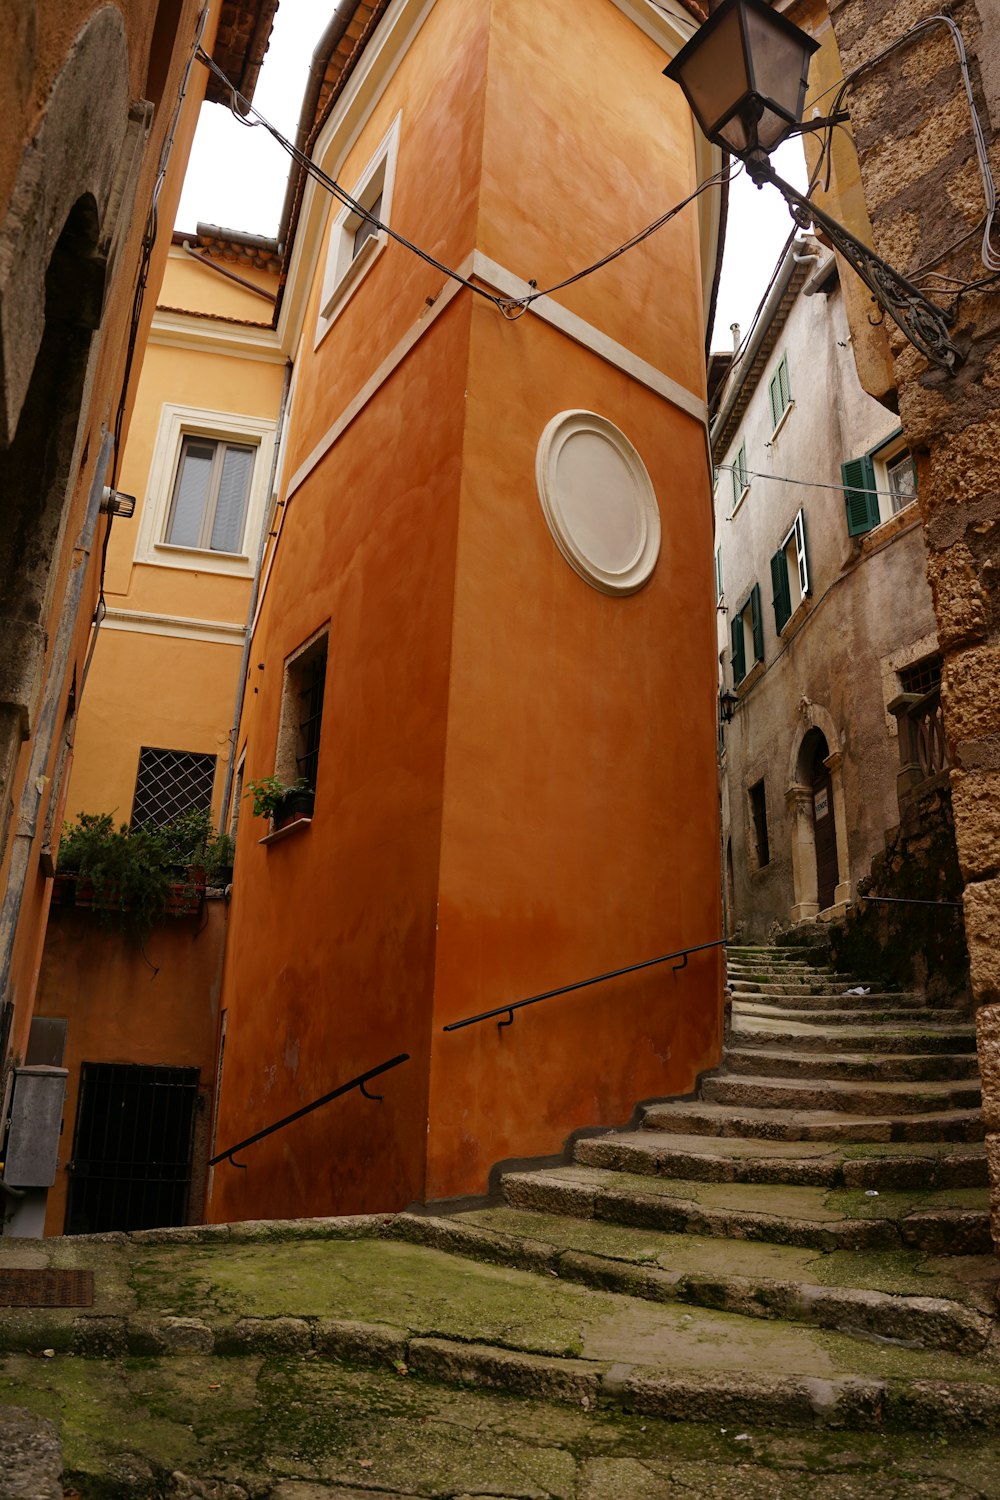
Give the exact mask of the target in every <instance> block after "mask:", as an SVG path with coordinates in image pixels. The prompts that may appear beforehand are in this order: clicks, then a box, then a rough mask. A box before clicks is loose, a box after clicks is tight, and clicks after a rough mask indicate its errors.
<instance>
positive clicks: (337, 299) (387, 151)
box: [316, 115, 400, 343]
mask: <svg viewBox="0 0 1000 1500" xmlns="http://www.w3.org/2000/svg"><path fill="white" fill-rule="evenodd" d="M399 121H400V116H399V115H397V116H396V118H395V120H394V121H393V123H392V125H391V126H390V128H389V130H388V132H387V133H386V135H385V137H384V139H383V140H382V141H381V142H380V143H379V146H378V148H377V150H376V152H375V154H374V156H373V157H372V159H371V161H370V162H369V163H368V165H367V166H366V167H365V170H364V171H363V172H362V174H361V176H360V177H359V179H358V181H357V182H356V183H355V184H354V187H353V188H352V189H351V193H350V196H351V198H352V199H353V200H354V202H355V203H356V204H357V205H358V208H357V209H354V208H351V207H350V205H348V204H345V205H344V207H343V208H342V209H341V211H340V213H339V214H338V215H337V217H336V218H335V219H334V221H333V223H332V225H331V226H330V243H329V246H328V248H327V257H326V273H325V275H324V278H323V293H322V297H321V299H320V308H319V322H318V324H317V328H316V342H317V343H318V342H319V340H320V339H321V338H322V337H323V335H324V334H325V333H326V331H327V329H328V328H329V327H330V324H331V323H332V322H333V321H334V319H335V318H336V317H337V315H338V313H339V312H340V311H341V309H342V308H343V307H344V305H345V304H346V303H347V301H348V299H349V298H350V297H351V296H352V294H353V293H354V291H355V290H356V289H357V287H358V285H359V283H360V282H361V280H362V279H363V278H364V276H365V275H366V273H367V272H368V271H369V270H370V268H371V267H372V265H374V263H375V261H376V260H377V259H378V257H379V255H381V253H382V251H383V250H384V249H385V247H386V245H387V244H388V243H389V236H388V234H387V233H386V231H385V229H384V228H379V227H378V225H379V224H382V225H385V224H388V223H389V215H390V213H391V211H392V187H393V179H394V177H395V173H396V152H397V148H398V145H399ZM359 210H361V211H360V212H359ZM373 220H376V221H377V223H373V222H372V221H373Z"/></svg>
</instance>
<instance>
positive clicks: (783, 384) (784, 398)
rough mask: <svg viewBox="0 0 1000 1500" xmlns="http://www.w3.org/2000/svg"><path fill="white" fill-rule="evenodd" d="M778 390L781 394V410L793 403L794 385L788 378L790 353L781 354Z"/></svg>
mask: <svg viewBox="0 0 1000 1500" xmlns="http://www.w3.org/2000/svg"><path fill="white" fill-rule="evenodd" d="M778 391H779V394H780V396H781V410H782V411H784V410H785V408H786V407H788V406H791V404H792V387H791V384H790V383H789V379H788V355H787V354H783V355H782V356H781V364H780V365H779V366H778Z"/></svg>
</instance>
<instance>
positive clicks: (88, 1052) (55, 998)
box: [36, 901, 227, 1234]
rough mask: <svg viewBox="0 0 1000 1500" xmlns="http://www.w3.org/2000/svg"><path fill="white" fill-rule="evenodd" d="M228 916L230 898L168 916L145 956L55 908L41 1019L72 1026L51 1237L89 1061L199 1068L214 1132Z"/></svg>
mask: <svg viewBox="0 0 1000 1500" xmlns="http://www.w3.org/2000/svg"><path fill="white" fill-rule="evenodd" d="M226 911H227V908H226V903H225V902H224V901H208V902H206V903H205V905H204V909H203V911H202V912H201V913H200V914H199V915H198V916H191V917H174V918H170V919H168V921H167V922H165V923H163V924H161V925H159V926H157V927H156V928H155V929H154V930H153V931H152V932H151V933H150V934H149V936H148V937H147V939H146V941H145V943H144V945H143V950H142V951H140V949H139V948H138V946H137V945H136V944H135V943H134V942H132V941H131V940H130V939H128V938H126V937H123V936H122V935H121V934H120V933H116V932H112V931H109V930H108V929H107V928H105V927H104V926H102V924H101V922H100V921H99V919H98V917H97V915H96V914H95V913H93V912H78V911H74V910H72V909H70V910H57V911H54V912H53V914H52V917H51V920H50V922H49V931H48V937H47V941H46V946H45V961H44V963H43V965H42V972H41V979H40V981H39V986H38V999H37V1004H36V1014H37V1015H40V1016H58V1017H62V1018H64V1019H65V1020H66V1021H67V1023H68V1025H67V1029H66V1053H65V1056H64V1059H63V1063H64V1066H65V1067H66V1068H67V1069H68V1070H69V1077H68V1079H67V1088H66V1103H65V1106H64V1108H63V1132H62V1137H61V1140H60V1143H59V1162H58V1167H57V1170H56V1181H55V1185H54V1187H53V1188H52V1189H51V1190H50V1192H49V1195H48V1201H47V1204H46V1216H45V1232H46V1234H61V1233H62V1230H63V1224H64V1222H65V1218H66V1193H67V1185H68V1175H67V1171H66V1165H67V1163H68V1162H69V1161H70V1160H71V1159H72V1153H73V1135H74V1129H75V1122H76V1112H77V1100H78V1097H79V1089H80V1065H81V1063H85V1062H92V1063H143V1064H149V1065H160V1066H166V1067H175V1068H198V1069H199V1070H200V1075H201V1076H200V1080H199V1092H200V1095H201V1107H200V1117H201V1121H202V1122H203V1124H202V1130H201V1135H202V1137H205V1136H207V1121H208V1110H209V1105H210V1102H211V1094H212V1090H213V1087H214V1082H215V1078H214V1068H215V1049H216V1037H217V1032H218V1025H219V989H220V982H221V971H222V953H223V946H224V937H225V927H226ZM196 1132H197V1126H196ZM204 1144H205V1142H204V1139H202V1141H201V1147H202V1150H201V1153H200V1155H201V1160H202V1161H204V1158H205V1155H206V1154H207V1153H205V1151H204ZM203 1188H204V1178H203V1175H202V1174H201V1173H200V1172H199V1173H197V1174H196V1180H195V1183H194V1184H193V1191H192V1195H191V1203H190V1205H189V1219H190V1221H191V1222H193V1223H197V1222H198V1221H199V1219H200V1216H201V1207H202V1204H201V1195H202V1191H203Z"/></svg>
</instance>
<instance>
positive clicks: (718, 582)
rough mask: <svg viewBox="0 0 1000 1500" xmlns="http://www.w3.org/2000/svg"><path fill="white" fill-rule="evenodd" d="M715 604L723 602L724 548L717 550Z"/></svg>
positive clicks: (717, 548)
mask: <svg viewBox="0 0 1000 1500" xmlns="http://www.w3.org/2000/svg"><path fill="white" fill-rule="evenodd" d="M715 602H716V604H720V603H721V602H722V548H721V547H716V549H715Z"/></svg>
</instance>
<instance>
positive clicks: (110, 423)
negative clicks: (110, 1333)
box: [0, 0, 275, 1183]
mask: <svg viewBox="0 0 1000 1500" xmlns="http://www.w3.org/2000/svg"><path fill="white" fill-rule="evenodd" d="M274 9H275V0H215V3H213V4H211V5H210V6H208V7H205V6H203V5H202V4H201V3H200V0H162V3H159V4H157V3H154V0H120V3H117V4H113V5H109V4H96V3H93V0H90V3H88V0H61V3H59V0H56V3H52V4H47V5H45V6H43V7H37V6H16V7H15V8H14V10H15V12H16V14H13V13H12V23H11V24H12V30H9V31H8V34H7V37H6V40H7V42H8V45H7V46H6V47H5V48H4V52H3V56H2V58H0V83H2V88H3V97H4V103H5V108H4V112H3V120H2V122H0V492H2V494H3V497H4V513H5V526H4V538H5V540H4V543H3V547H2V549H0V555H2V562H0V568H2V576H0V789H2V796H0V888H2V890H3V898H2V905H0V1106H2V1107H0V1118H2V1119H3V1120H5V1121H6V1120H7V1119H8V1117H9V1114H10V1108H11V1104H10V1101H11V1097H12V1096H11V1090H12V1085H13V1082H14V1077H15V1068H16V1067H17V1066H19V1065H20V1064H22V1063H24V1061H25V1059H26V1058H30V1057H31V1055H32V1054H31V1041H30V1038H31V1028H32V1020H33V1015H34V1010H35V997H36V988H37V983H38V975H39V967H40V964H41V957H42V946H43V942H44V937H45V927H46V920H47V915H48V907H49V901H50V895H51V889H52V872H53V864H54V854H55V850H56V846H57V844H58V837H59V830H60V827H61V824H62V819H63V813H64V808H65V799H66V789H67V783H68V775H69V770H70V766H71V763H72V759H73V747H74V741H75V736H76V731H77V706H78V702H79V699H80V695H81V691H82V688H83V684H84V682H85V680H86V677H87V665H88V660H89V656H90V648H91V642H92V625H91V622H92V620H93V618H94V615H95V608H96V606H97V604H98V599H99V594H100V590H101V584H102V559H103V555H104V550H105V545H106V543H107V542H108V532H109V527H110V525H111V521H110V519H109V518H110V516H111V515H113V514H114V513H115V510H116V508H117V507H118V506H119V505H120V504H122V502H121V501H119V499H118V496H117V494H116V493H114V492H117V491H122V490H123V489H124V486H123V482H122V470H121V455H122V447H123V443H124V440H125V436H126V434H127V432H128V427H129V420H130V416H131V411H132V404H133V402H134V399H135V377H136V375H137V373H138V369H139V365H140V363H141V355H142V349H143V346H144V343H145V339H146V334H147V332H148V328H149V322H150V318H151V316H152V311H153V303H154V301H155V290H156V287H157V285H158V283H159V280H160V276H161V273H162V269H163V264H164V260H165V257H166V254H167V251H168V248H169V242H170V234H169V225H170V222H171V219H172V216H173V213H174V211H175V208H176V204H177V200H178V197H179V193H180V185H181V180H182V177H183V172H184V166H185V164H186V160H187V156H188V151H189V148H190V143H191V138H192V135H193V132H194V127H195V123H196V120H197V114H198V108H199V105H200V103H201V100H202V98H203V97H204V96H205V90H206V76H207V75H206V73H205V71H204V70H203V69H202V68H200V67H196V66H195V65H194V57H195V51H196V48H197V46H198V45H199V44H202V45H204V46H205V47H206V48H208V50H209V51H211V52H213V54H214V56H215V57H216V58H217V60H218V62H219V64H220V65H221V66H222V67H224V68H226V69H228V70H229V71H230V72H231V73H234V74H235V75H237V76H238V77H239V78H240V79H241V80H242V81H243V82H244V84H245V86H246V87H247V88H250V87H252V81H253V78H254V77H255V73H256V69H257V68H258V67H259V63H260V59H261V57H262V56H263V50H264V47H265V46H266V42H267V36H268V32H269V28H270V21H271V17H272V16H273V13H274ZM163 225H166V226H167V230H166V232H162V226H163ZM27 1087H28V1085H27V1084H26V1085H25V1088H26V1089H27ZM16 1092H17V1091H16V1089H15V1090H14V1098H15V1102H16ZM15 1113H16V1115H17V1127H16V1129H15V1127H13V1126H12V1127H11V1131H10V1133H9V1135H8V1138H7V1140H6V1141H5V1142H0V1147H2V1149H0V1158H2V1159H4V1160H5V1163H6V1165H8V1166H9V1164H10V1161H11V1159H12V1157H11V1150H12V1147H17V1145H18V1141H17V1139H15V1137H16V1136H17V1134H18V1132H20V1138H21V1139H22V1142H23V1139H24V1138H25V1137H26V1136H28V1137H30V1136H32V1134H33V1133H37V1132H36V1122H35V1121H34V1120H33V1117H32V1116H31V1113H30V1111H28V1113H27V1114H25V1112H24V1111H23V1110H18V1111H15ZM54 1125H55V1126H56V1127H57V1126H58V1117H56V1118H55V1121H54ZM6 1181H7V1182H8V1183H14V1182H15V1179H13V1178H11V1177H10V1176H9V1175H8V1176H7V1177H6Z"/></svg>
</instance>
